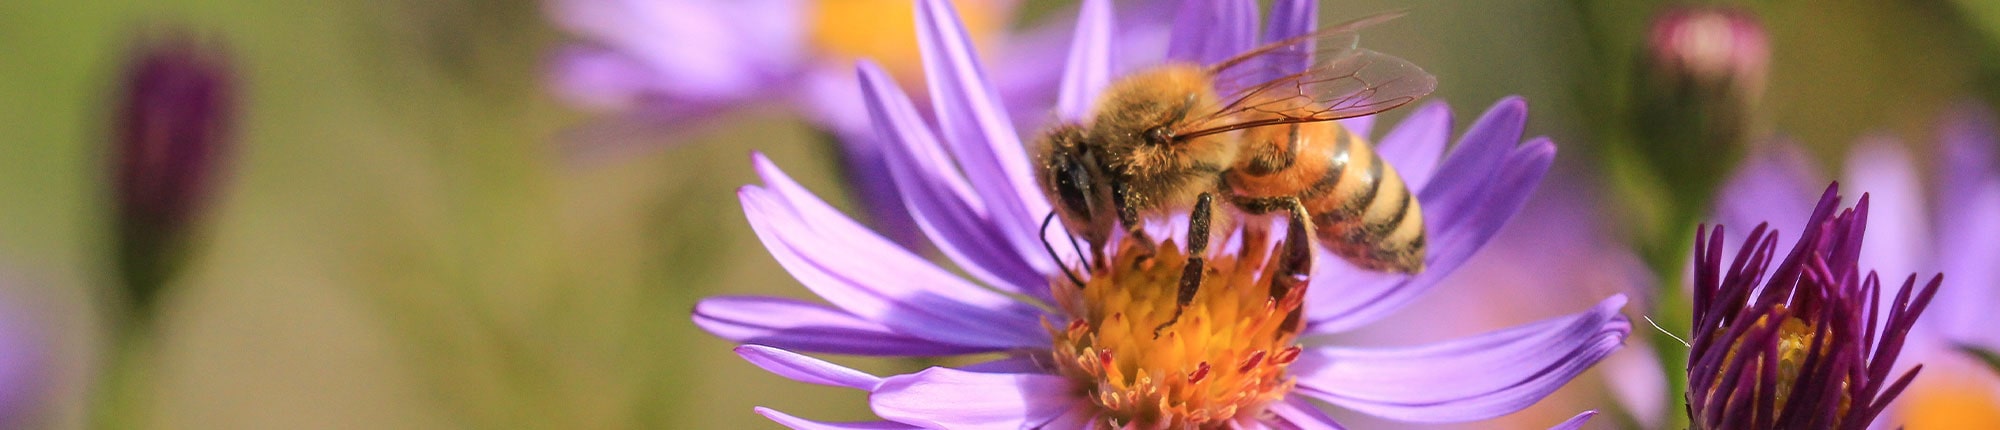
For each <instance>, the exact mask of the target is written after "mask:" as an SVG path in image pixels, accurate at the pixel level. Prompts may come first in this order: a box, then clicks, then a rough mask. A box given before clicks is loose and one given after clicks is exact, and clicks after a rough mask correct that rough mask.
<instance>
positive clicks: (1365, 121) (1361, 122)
mask: <svg viewBox="0 0 2000 430" xmlns="http://www.w3.org/2000/svg"><path fill="white" fill-rule="evenodd" d="M1379 117H1381V115H1362V116H1357V117H1353V118H1348V119H1343V120H1340V126H1341V127H1346V128H1347V131H1348V132H1351V133H1354V134H1355V135H1357V136H1361V137H1369V136H1371V135H1370V134H1368V133H1370V132H1373V131H1375V118H1379ZM1447 131H1448V130H1447ZM1369 139H1370V140H1369V141H1370V142H1375V143H1377V144H1380V143H1381V142H1380V141H1376V140H1374V138H1372V137H1369Z"/></svg>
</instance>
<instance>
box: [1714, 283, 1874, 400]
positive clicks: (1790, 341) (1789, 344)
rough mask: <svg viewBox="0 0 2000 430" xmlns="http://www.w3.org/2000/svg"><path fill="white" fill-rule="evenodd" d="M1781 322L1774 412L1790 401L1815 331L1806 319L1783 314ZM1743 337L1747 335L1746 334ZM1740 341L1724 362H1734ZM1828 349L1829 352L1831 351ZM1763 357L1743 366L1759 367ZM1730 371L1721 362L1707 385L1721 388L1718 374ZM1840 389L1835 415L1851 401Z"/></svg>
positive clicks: (1760, 323) (1760, 322)
mask: <svg viewBox="0 0 2000 430" xmlns="http://www.w3.org/2000/svg"><path fill="white" fill-rule="evenodd" d="M1783 307H1784V305H1779V308H1780V309H1782V308H1783ZM1770 323H1771V322H1770V317H1768V316H1767V317H1762V318H1758V319H1757V322H1756V323H1755V324H1756V326H1754V327H1752V328H1751V331H1755V330H1757V329H1759V328H1763V327H1768V326H1769V324H1770ZM1782 324H1783V325H1781V326H1779V327H1778V366H1777V367H1778V386H1777V388H1776V390H1777V391H1776V394H1777V395H1776V397H1777V398H1776V402H1775V404H1774V405H1773V407H1772V410H1774V411H1782V410H1784V409H1785V401H1787V400H1790V397H1791V394H1792V386H1793V385H1795V384H1797V383H1798V379H1799V371H1800V370H1801V369H1802V368H1803V367H1805V363H1806V356H1807V355H1810V354H1811V353H1812V346H1811V344H1812V338H1813V332H1814V331H1815V330H1817V329H1816V328H1814V326H1813V325H1812V323H1809V322H1806V320H1803V319H1800V318H1798V317H1786V318H1785V320H1784V322H1783V323H1782ZM1719 330H1728V328H1727V327H1725V328H1722V329H1719ZM1745 337H1746V338H1747V337H1748V336H1745ZM1744 340H1747V339H1739V340H1738V341H1737V343H1736V344H1734V345H1730V346H1729V353H1728V355H1727V356H1725V357H1724V358H1723V360H1724V363H1733V362H1734V360H1735V358H1736V353H1737V352H1739V350H1740V349H1741V348H1742V347H1743V343H1742V342H1743V341H1744ZM1831 342H1832V339H1831V338H1828V339H1823V340H1821V341H1820V343H1821V344H1822V345H1825V344H1827V343H1831ZM1828 352H1829V353H1831V352H1832V351H1828ZM1766 359H1768V358H1762V357H1760V358H1758V359H1756V360H1752V361H1750V362H1749V363H1746V365H1748V366H1751V367H1752V368H1757V367H1761V366H1763V362H1762V361H1761V360H1766ZM1733 371H1735V369H1732V368H1730V366H1729V365H1728V364H1724V365H1723V368H1722V371H1721V372H1718V373H1716V377H1715V379H1716V381H1717V382H1715V383H1712V384H1710V386H1712V387H1716V388H1715V389H1723V388H1724V387H1720V386H1719V384H1720V382H1719V381H1721V380H1722V375H1726V374H1729V372H1733ZM1754 375H1755V374H1754V373H1752V374H1746V375H1744V376H1743V377H1744V378H1751V377H1753V376H1754ZM1842 385H1845V382H1843V383H1842ZM1841 392H1842V393H1843V395H1842V396H1841V398H1840V409H1839V411H1838V413H1837V414H1836V416H1839V415H1844V414H1846V413H1847V408H1848V403H1849V402H1850V401H1851V399H1849V398H1847V396H1846V395H1845V393H1846V390H1841Z"/></svg>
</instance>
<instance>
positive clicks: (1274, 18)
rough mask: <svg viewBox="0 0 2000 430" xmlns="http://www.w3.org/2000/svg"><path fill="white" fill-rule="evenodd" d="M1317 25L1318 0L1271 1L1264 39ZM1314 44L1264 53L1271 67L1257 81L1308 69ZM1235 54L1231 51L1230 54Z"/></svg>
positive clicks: (1303, 31)
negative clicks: (1281, 51) (1284, 50)
mask: <svg viewBox="0 0 2000 430" xmlns="http://www.w3.org/2000/svg"><path fill="white" fill-rule="evenodd" d="M1318 27H1319V1H1318V0H1278V1H1276V2H1273V3H1272V4H1271V20H1270V23H1268V27H1267V28H1265V29H1264V41H1263V43H1273V42H1277V41H1281V40H1286V39H1291V38H1294V37H1299V36H1304V35H1306V33H1311V32H1312V31H1313V30H1315V29H1317V28H1318ZM1314 46H1315V45H1314V44H1313V43H1311V42H1308V43H1306V44H1304V45H1298V46H1297V47H1294V48H1292V49H1290V50H1287V51H1286V52H1283V53H1277V54H1270V55H1266V56H1264V59H1263V61H1265V62H1267V63H1268V65H1267V66H1265V69H1266V70H1269V71H1270V73H1267V74H1265V75H1264V76H1261V79H1258V80H1257V82H1264V81H1269V80H1272V79H1277V78H1279V77H1282V76H1285V75H1289V74H1293V73H1299V72H1304V71H1306V69H1307V68H1310V67H1312V63H1313V51H1314V49H1313V48H1314ZM1247 49H1248V48H1246V50H1247ZM1237 52H1242V51H1237ZM1235 54H1236V53H1231V55H1235ZM1372 116H1373V115H1370V116H1367V117H1372ZM1367 117H1362V118H1367ZM1350 119H1352V118H1350ZM1349 128H1352V127H1349ZM1355 133H1357V134H1360V135H1362V136H1367V135H1368V130H1366V129H1365V127H1364V128H1363V129H1361V130H1355Z"/></svg>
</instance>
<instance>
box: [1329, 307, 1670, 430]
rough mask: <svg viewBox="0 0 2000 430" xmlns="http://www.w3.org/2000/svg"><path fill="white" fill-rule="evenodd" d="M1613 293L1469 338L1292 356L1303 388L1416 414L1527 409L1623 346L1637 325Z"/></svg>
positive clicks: (1461, 415) (1475, 415)
mask: <svg viewBox="0 0 2000 430" xmlns="http://www.w3.org/2000/svg"><path fill="white" fill-rule="evenodd" d="M1624 305H1625V296H1624V295H1614V296H1612V297H1610V298H1607V299H1605V300H1604V301H1603V302H1599V303H1598V305H1597V306H1596V307H1595V308H1592V309H1591V310H1589V311H1586V312H1584V313H1581V314H1577V315H1572V316H1567V317H1560V318H1554V319H1550V320H1545V321H1542V322H1537V323H1533V324H1529V325H1525V326H1520V327H1515V328H1510V329H1505V330H1500V331H1496V332H1492V333H1487V334H1483V335H1479V336H1474V337H1470V338H1465V339H1460V340H1455V341H1450V342H1444V343H1439V344H1433V345H1428V346H1420V347H1407V348H1391V349H1349V348H1331V347H1326V348H1315V349H1309V350H1307V351H1306V353H1305V354H1303V355H1302V356H1301V357H1300V359H1299V362H1298V363H1296V364H1293V365H1292V371H1293V374H1295V375H1297V376H1298V378H1299V392H1300V393H1301V394H1304V395H1309V396H1313V397H1316V398H1319V399H1321V400H1325V401H1328V402H1332V403H1333V404H1335V405H1339V406H1341V407H1345V408H1349V409H1354V410H1356V411H1360V412H1363V413H1368V414H1371V415H1375V416H1379V417H1383V418H1389V419H1394V420H1401V421H1411V422H1462V421H1472V420H1481V419H1487V418H1492V417H1497V416H1500V415H1505V414H1508V413H1512V412H1514V411H1519V410H1521V409H1523V408H1526V407H1528V406H1529V405H1532V404H1534V403H1535V402H1537V401H1540V400H1541V398H1542V397H1543V396H1547V395H1548V394H1549V393H1550V392H1553V391H1555V390H1556V389H1557V388H1560V387H1562V386H1563V384H1565V383H1567V382H1569V380H1570V378H1572V377H1575V376H1576V375H1577V374H1578V373H1582V372H1583V371H1584V370H1585V369H1587V368H1589V367H1590V366H1591V365H1592V364H1594V363H1596V362H1597V361H1598V360H1599V359H1602V358H1604V356H1606V355H1609V354H1610V353H1611V352H1612V351H1616V350H1617V349H1618V347H1620V346H1621V345H1622V344H1623V343H1624V341H1625V337H1626V335H1627V334H1629V333H1630V332H1631V328H1632V326H1631V324H1630V322H1629V321H1627V320H1626V319H1625V317H1624V315H1622V314H1620V313H1619V309H1620V308H1622V307H1624Z"/></svg>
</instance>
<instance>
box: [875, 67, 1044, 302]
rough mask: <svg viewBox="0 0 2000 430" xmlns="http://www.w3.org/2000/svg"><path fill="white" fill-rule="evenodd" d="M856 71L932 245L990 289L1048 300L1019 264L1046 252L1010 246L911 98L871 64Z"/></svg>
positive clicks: (1028, 267)
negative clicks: (1025, 251)
mask: <svg viewBox="0 0 2000 430" xmlns="http://www.w3.org/2000/svg"><path fill="white" fill-rule="evenodd" d="M858 70H859V74H860V76H861V83H862V85H861V87H862V93H863V94H864V95H865V96H866V99H867V106H868V112H869V115H870V116H871V117H872V118H874V123H875V126H876V133H877V135H879V136H880V137H881V138H882V139H883V141H884V142H887V143H888V144H889V145H890V148H889V149H890V150H889V151H887V152H888V158H889V159H888V162H889V167H890V168H889V170H890V173H891V176H892V177H894V178H896V180H895V185H896V187H897V188H898V190H899V191H900V192H901V194H902V195H903V197H904V199H905V205H906V206H908V207H909V208H910V209H911V216H912V217H913V218H915V219H916V223H917V226H918V227H920V228H921V229H922V230H923V231H924V233H925V234H926V235H929V236H930V238H931V243H932V244H934V245H936V246H937V247H938V249H939V250H940V251H942V252H944V254H945V256H947V257H950V258H951V259H952V261H953V262H956V263H958V266H959V267H960V268H963V269H965V270H966V271H967V272H969V273H971V274H972V275H973V276H975V277H978V278H979V279H981V280H984V281H986V282H987V283H988V284H990V285H995V286H998V287H1000V288H1002V289H1006V290H1008V291H1012V292H1015V293H1020V294H1025V295H1028V296H1031V297H1037V298H1041V299H1042V300H1043V301H1047V300H1049V299H1048V294H1049V291H1048V288H1047V285H1048V281H1047V278H1045V277H1043V275H1042V273H1044V272H1041V271H1040V270H1039V269H1037V268H1036V266H1035V265H1034V264H1033V263H1030V262H1029V261H1028V260H1025V259H1024V258H1023V256H1024V255H1045V254H1022V253H1020V252H1016V250H1015V249H1013V247H1011V246H1009V245H1008V240H1007V239H1006V237H1007V233H1005V232H1004V231H1003V230H1002V228H1001V227H1000V226H998V225H996V224H997V223H996V221H995V220H994V219H993V217H991V216H990V215H989V212H988V211H987V207H986V206H984V205H983V203H985V202H984V201H982V200H981V199H980V198H979V197H978V196H976V195H974V193H973V191H972V190H971V185H968V184H966V182H965V179H964V177H962V176H960V175H959V174H958V172H957V171H956V170H953V169H952V168H951V159H950V156H949V155H947V154H945V153H944V152H943V151H942V150H940V147H939V146H938V144H937V140H936V138H935V137H933V136H932V135H931V133H930V131H929V129H928V128H927V127H925V126H924V125H923V119H922V118H921V117H919V116H918V115H917V111H916V107H915V106H914V105H912V104H911V102H910V98H909V97H908V96H906V95H904V94H903V92H902V89H900V88H898V87H896V85H895V84H894V83H893V82H891V81H890V80H889V78H888V75H887V74H885V73H883V72H882V70H881V68H880V67H877V66H875V64H874V63H870V62H863V63H862V64H861V65H860V67H858Z"/></svg>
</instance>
